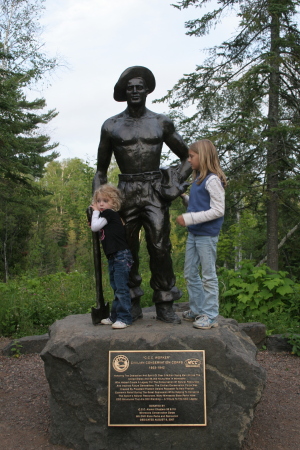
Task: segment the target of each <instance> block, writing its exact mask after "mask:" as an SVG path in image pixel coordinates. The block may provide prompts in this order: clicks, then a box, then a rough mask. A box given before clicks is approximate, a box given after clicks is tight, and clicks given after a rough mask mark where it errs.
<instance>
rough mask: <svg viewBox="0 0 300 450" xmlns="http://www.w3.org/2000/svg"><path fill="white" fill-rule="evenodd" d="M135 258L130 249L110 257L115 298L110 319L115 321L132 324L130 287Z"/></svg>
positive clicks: (111, 279) (109, 266)
mask: <svg viewBox="0 0 300 450" xmlns="http://www.w3.org/2000/svg"><path fill="white" fill-rule="evenodd" d="M132 263H133V260H132V256H131V252H130V250H121V251H119V252H116V253H114V254H113V255H112V256H111V257H110V258H109V259H108V269H109V280H110V285H111V287H112V289H113V291H114V294H115V298H114V301H113V302H112V307H111V313H110V319H111V320H112V321H113V322H116V320H120V321H121V322H124V323H127V325H131V324H132V316H131V297H130V291H129V287H128V280H129V272H130V269H131V266H132Z"/></svg>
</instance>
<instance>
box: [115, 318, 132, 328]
mask: <svg viewBox="0 0 300 450" xmlns="http://www.w3.org/2000/svg"><path fill="white" fill-rule="evenodd" d="M111 327H112V328H113V329H114V330H117V329H121V328H127V327H130V325H128V324H127V323H125V322H121V320H117V321H116V322H115V323H113V324H112V326H111Z"/></svg>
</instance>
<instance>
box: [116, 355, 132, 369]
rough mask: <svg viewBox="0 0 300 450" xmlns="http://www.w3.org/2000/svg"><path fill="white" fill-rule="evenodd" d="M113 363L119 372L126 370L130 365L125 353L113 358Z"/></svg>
mask: <svg viewBox="0 0 300 450" xmlns="http://www.w3.org/2000/svg"><path fill="white" fill-rule="evenodd" d="M112 365H113V368H114V369H115V370H116V371H117V372H125V370H127V369H128V367H129V359H128V358H127V356H125V355H118V356H116V357H115V358H114V359H113V362H112Z"/></svg>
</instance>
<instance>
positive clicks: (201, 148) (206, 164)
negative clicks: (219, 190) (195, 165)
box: [189, 139, 227, 187]
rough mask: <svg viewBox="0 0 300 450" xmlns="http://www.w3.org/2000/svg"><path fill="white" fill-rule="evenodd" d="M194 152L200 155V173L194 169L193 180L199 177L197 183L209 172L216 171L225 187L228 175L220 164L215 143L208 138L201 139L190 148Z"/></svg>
mask: <svg viewBox="0 0 300 450" xmlns="http://www.w3.org/2000/svg"><path fill="white" fill-rule="evenodd" d="M189 149H190V150H191V151H192V152H194V153H197V155H198V157H199V165H200V175H199V176H197V175H198V173H197V172H196V171H195V170H193V180H195V179H197V184H200V183H202V181H203V180H204V178H205V177H206V176H207V175H208V174H209V173H215V174H216V175H217V176H218V177H219V178H220V180H221V181H222V183H223V186H224V187H225V186H226V185H227V180H226V175H225V174H224V172H223V170H222V169H221V166H220V161H219V157H218V153H217V150H216V147H215V146H214V144H213V143H212V142H211V141H209V140H208V139H201V140H200V141H197V142H194V143H193V144H192V145H191V146H190V148H189Z"/></svg>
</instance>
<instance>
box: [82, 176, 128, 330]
mask: <svg viewBox="0 0 300 450" xmlns="http://www.w3.org/2000/svg"><path fill="white" fill-rule="evenodd" d="M121 200H122V199H121V193H120V191H119V189H117V188H116V187H115V186H113V185H110V184H104V185H102V186H100V188H99V189H97V190H96V191H95V193H94V197H93V203H92V205H91V207H92V208H93V215H92V222H91V230H92V231H94V232H97V231H100V232H101V234H100V239H101V243H102V247H103V250H104V253H105V255H106V257H107V259H108V269H109V279H110V285H111V287H112V289H113V291H114V295H115V298H114V301H113V303H112V308H111V313H110V317H108V318H107V319H102V320H101V323H102V324H103V325H111V326H112V328H114V329H122V328H126V327H128V326H130V325H131V324H132V315H131V297H130V291H129V287H128V281H129V272H130V269H131V266H132V263H133V261H132V256H131V252H130V250H129V248H128V244H127V242H126V236H125V228H124V226H123V223H122V221H121V218H120V216H119V213H118V212H117V211H119V209H120V207H121Z"/></svg>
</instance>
